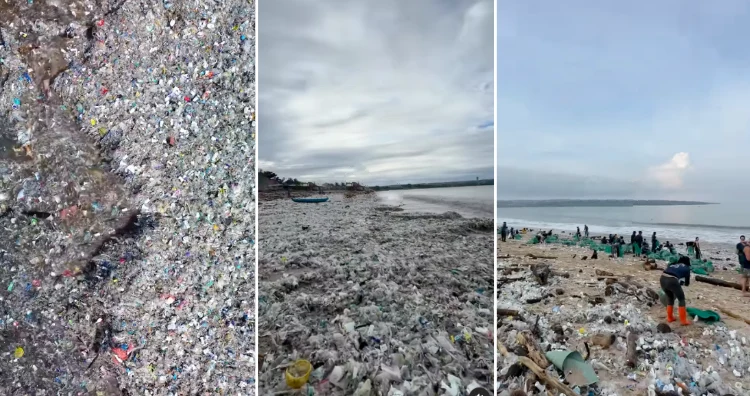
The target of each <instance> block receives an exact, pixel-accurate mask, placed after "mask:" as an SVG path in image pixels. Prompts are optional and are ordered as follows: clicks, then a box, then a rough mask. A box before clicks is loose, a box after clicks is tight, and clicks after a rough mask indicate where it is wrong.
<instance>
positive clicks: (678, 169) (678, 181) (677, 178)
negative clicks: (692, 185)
mask: <svg viewBox="0 0 750 396" xmlns="http://www.w3.org/2000/svg"><path fill="white" fill-rule="evenodd" d="M689 169H690V155H689V154H688V153H685V152H680V153H677V154H675V155H673V156H672V158H671V159H670V160H669V161H667V162H665V163H663V164H660V165H657V166H654V167H652V168H650V169H649V172H648V175H647V176H648V177H649V178H651V179H653V180H655V181H656V182H658V183H659V184H658V185H659V186H660V187H662V188H666V189H678V188H682V187H683V185H684V183H683V182H684V180H683V179H684V176H685V173H686V172H687V171H688V170H689Z"/></svg>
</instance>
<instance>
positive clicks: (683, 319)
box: [679, 307, 690, 326]
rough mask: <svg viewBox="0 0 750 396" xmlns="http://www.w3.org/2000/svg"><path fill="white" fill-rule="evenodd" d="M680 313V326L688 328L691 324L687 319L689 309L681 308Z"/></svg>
mask: <svg viewBox="0 0 750 396" xmlns="http://www.w3.org/2000/svg"><path fill="white" fill-rule="evenodd" d="M679 312H680V324H682V325H683V326H688V325H689V324H690V322H688V319H687V308H685V307H679Z"/></svg>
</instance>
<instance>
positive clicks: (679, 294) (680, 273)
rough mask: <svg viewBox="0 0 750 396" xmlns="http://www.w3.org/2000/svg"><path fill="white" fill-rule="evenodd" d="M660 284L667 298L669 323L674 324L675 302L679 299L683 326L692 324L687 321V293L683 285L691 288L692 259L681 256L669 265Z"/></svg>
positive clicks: (662, 275) (679, 311)
mask: <svg viewBox="0 0 750 396" xmlns="http://www.w3.org/2000/svg"><path fill="white" fill-rule="evenodd" d="M659 284H660V285H661V289H662V290H663V291H664V294H665V295H666V296H667V322H670V323H672V322H674V321H675V318H674V302H675V299H677V302H678V304H679V307H678V309H677V310H678V313H679V315H680V323H681V324H682V325H683V326H687V325H689V324H690V322H688V319H687V306H686V304H685V292H684V291H683V290H682V285H685V286H690V258H689V257H687V256H680V259H679V260H677V262H676V263H674V264H669V265H668V266H667V268H665V269H664V272H662V274H661V278H660V279H659Z"/></svg>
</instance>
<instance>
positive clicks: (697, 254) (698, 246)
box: [695, 237, 701, 260]
mask: <svg viewBox="0 0 750 396" xmlns="http://www.w3.org/2000/svg"><path fill="white" fill-rule="evenodd" d="M695 258H697V259H698V260H700V259H701V244H700V243H699V242H698V237H695Z"/></svg>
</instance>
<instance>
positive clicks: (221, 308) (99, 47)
mask: <svg viewBox="0 0 750 396" xmlns="http://www.w3.org/2000/svg"><path fill="white" fill-rule="evenodd" d="M30 3H31V2H28V1H27V0H21V1H8V2H0V29H2V31H1V34H0V36H1V37H0V42H2V45H0V59H2V61H1V62H0V109H1V110H2V111H0V229H2V230H3V232H2V233H3V235H2V237H0V283H2V284H3V285H4V288H3V290H6V288H7V289H8V290H7V291H5V292H3V295H2V296H1V297H2V301H3V313H2V314H1V316H0V327H1V328H3V329H5V331H4V332H3V334H2V335H0V344H2V345H6V350H3V351H0V352H2V353H5V354H6V357H12V356H14V348H15V345H19V344H25V345H29V346H28V349H27V350H26V356H25V357H24V359H21V360H18V361H13V359H0V372H2V373H3V374H4V375H3V376H1V378H0V389H2V390H3V392H4V393H7V394H78V393H81V394H100V393H101V394H105V395H116V394H122V393H121V390H127V392H128V393H129V394H138V395H156V394H233V395H235V394H243V395H248V394H250V395H253V394H254V393H255V391H254V388H255V383H256V379H255V374H254V373H255V361H256V356H255V319H254V318H255V306H254V299H255V298H254V290H255V274H254V262H255V254H254V251H255V246H254V244H255V239H256V238H255V235H254V230H255V221H254V218H255V206H256V204H255V184H254V183H255V182H254V176H253V175H254V173H255V156H254V152H255V140H254V136H255V134H254V128H255V122H254V112H255V109H254V103H255V72H254V69H255V59H254V54H255V15H254V9H255V6H254V4H253V2H252V1H250V2H248V1H240V0H230V1H227V2H222V3H221V4H218V3H215V2H211V1H205V0H187V1H183V2H179V4H177V3H175V4H169V5H168V6H167V4H166V3H164V2H149V1H143V0H128V1H103V2H102V1H100V2H95V1H91V0H80V1H69V2H39V1H37V2H34V4H33V6H32V5H30ZM172 21H174V22H172ZM235 27H236V29H235ZM242 35H244V36H245V38H246V39H244V40H242V39H240V36H242ZM204 92H211V95H209V96H206V97H205V98H204ZM185 97H188V98H189V99H190V100H188V101H186V100H185V99H184V98H185ZM16 99H17V100H16ZM169 136H172V137H173V140H172V143H173V144H171V145H170V144H166V143H165V142H167V143H168V142H169V141H168V140H167V138H168V137H169ZM198 214H200V216H197V215H198ZM214 225H217V226H218V230H216V231H214ZM185 226H187V227H185ZM209 283H210V284H211V286H210V287H205V288H204V286H205V285H207V284H209ZM165 294H167V295H172V296H174V300H173V301H172V302H171V304H166V303H165V301H164V300H163V299H162V298H161V296H162V295H165ZM29 342H32V343H31V344H29ZM30 345H33V349H31V346H30ZM123 347H125V349H123Z"/></svg>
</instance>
